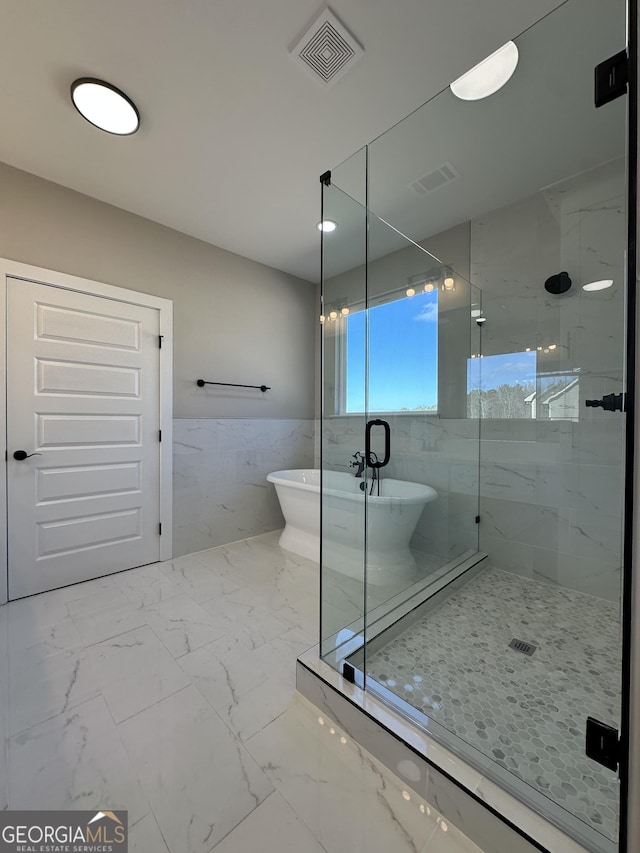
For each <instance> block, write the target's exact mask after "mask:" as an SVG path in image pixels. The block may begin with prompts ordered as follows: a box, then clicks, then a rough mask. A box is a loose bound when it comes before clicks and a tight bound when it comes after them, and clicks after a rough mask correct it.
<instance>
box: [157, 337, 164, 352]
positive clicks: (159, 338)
mask: <svg viewBox="0 0 640 853" xmlns="http://www.w3.org/2000/svg"><path fill="white" fill-rule="evenodd" d="M163 338H164V335H158V349H162V339H163Z"/></svg>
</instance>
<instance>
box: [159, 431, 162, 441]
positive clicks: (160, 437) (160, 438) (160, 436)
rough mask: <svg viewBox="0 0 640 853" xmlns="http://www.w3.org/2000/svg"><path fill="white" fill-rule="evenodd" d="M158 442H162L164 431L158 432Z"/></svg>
mask: <svg viewBox="0 0 640 853" xmlns="http://www.w3.org/2000/svg"><path fill="white" fill-rule="evenodd" d="M158 441H162V430H161V429H159V430H158Z"/></svg>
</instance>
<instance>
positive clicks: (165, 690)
mask: <svg viewBox="0 0 640 853" xmlns="http://www.w3.org/2000/svg"><path fill="white" fill-rule="evenodd" d="M88 657H89V661H90V663H91V666H92V668H93V671H94V672H95V674H96V678H97V679H98V682H99V684H100V687H101V689H102V693H103V695H104V698H105V700H106V702H107V705H108V706H109V710H110V711H111V715H112V716H113V719H114V720H115V721H116V723H120V722H122V721H123V720H126V719H127V718H128V717H132V716H133V715H134V714H137V713H138V712H139V711H142V710H144V709H145V708H148V707H150V706H151V705H154V704H155V703H156V702H159V701H160V700H161V699H165V698H166V697H167V696H170V695H171V694H172V693H176V692H177V691H178V690H182V688H183V687H187V686H188V685H189V684H190V683H191V680H190V679H189V677H188V676H187V675H186V673H185V672H184V670H183V669H181V668H180V667H179V666H178V664H177V663H176V661H175V660H174V658H173V657H172V656H171V655H170V654H169V652H168V651H167V650H166V648H165V647H164V646H163V644H162V643H161V642H160V640H159V639H158V638H157V636H156V635H155V634H154V632H153V631H152V630H151V628H150V627H149V626H148V625H145V626H144V627H142V628H136V629H134V630H133V631H128V632H127V633H125V634H120V635H118V636H117V637H113V638H112V639H110V640H105V641H104V642H102V643H97V644H96V645H94V646H91V647H90V648H89V649H88Z"/></svg>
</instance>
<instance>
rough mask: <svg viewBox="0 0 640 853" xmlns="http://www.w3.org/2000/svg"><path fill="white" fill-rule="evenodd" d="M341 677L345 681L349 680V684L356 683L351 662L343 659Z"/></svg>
mask: <svg viewBox="0 0 640 853" xmlns="http://www.w3.org/2000/svg"><path fill="white" fill-rule="evenodd" d="M342 677H343V678H344V679H345V681H349V682H350V683H351V684H355V683H356V670H355V667H354V666H353V664H350V663H347V661H344V663H343V664H342Z"/></svg>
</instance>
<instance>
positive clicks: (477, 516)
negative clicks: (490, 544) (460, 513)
mask: <svg viewBox="0 0 640 853" xmlns="http://www.w3.org/2000/svg"><path fill="white" fill-rule="evenodd" d="M476 524H480V516H479V515H476Z"/></svg>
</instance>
